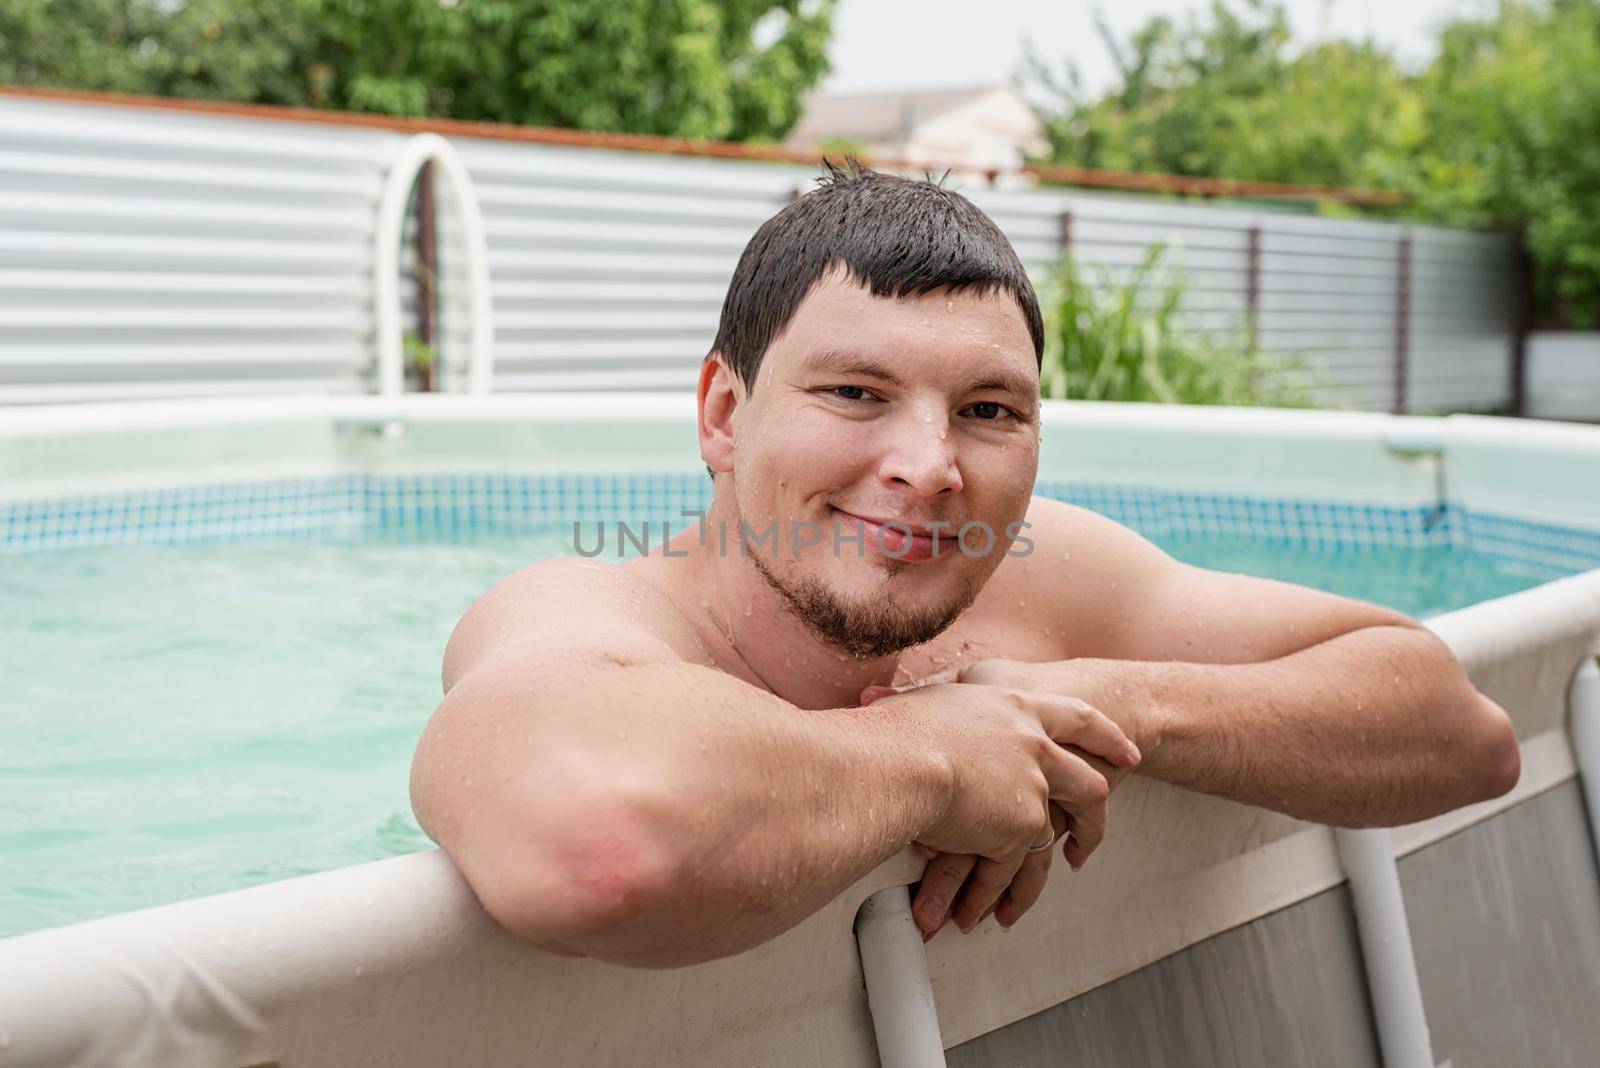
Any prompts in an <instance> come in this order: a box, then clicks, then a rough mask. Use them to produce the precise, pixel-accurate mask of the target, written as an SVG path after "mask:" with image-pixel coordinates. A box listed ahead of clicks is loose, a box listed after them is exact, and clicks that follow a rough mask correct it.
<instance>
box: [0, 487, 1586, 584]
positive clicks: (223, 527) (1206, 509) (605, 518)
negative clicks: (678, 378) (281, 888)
mask: <svg viewBox="0 0 1600 1068" xmlns="http://www.w3.org/2000/svg"><path fill="white" fill-rule="evenodd" d="M1035 489H1036V491H1037V492H1038V493H1039V494H1040V495H1042V496H1046V497H1053V498H1056V499H1058V500H1065V501H1070V502H1072V503H1074V504H1079V505H1083V506H1084V507H1087V508H1091V509H1093V510H1094V511H1097V512H1099V513H1101V514H1102V515H1105V516H1108V517H1109V518H1111V519H1114V520H1116V521H1117V522H1119V523H1124V524H1126V525H1127V526H1130V527H1133V528H1134V529H1136V530H1139V531H1140V532H1142V533H1144V534H1146V535H1148V536H1152V537H1159V536H1163V535H1174V534H1186V535H1202V536H1217V537H1237V538H1248V539H1252V540H1255V541H1261V542H1268V543H1276V544H1284V545H1292V546H1296V547H1299V548H1313V549H1339V550H1341V551H1343V550H1350V551H1360V550H1362V549H1370V548H1376V547H1383V546H1410V547H1424V546H1448V545H1470V546H1471V547H1472V548H1473V549H1474V550H1475V551H1478V552H1482V553H1485V554H1488V555H1491V556H1495V557H1498V558H1501V559H1504V560H1508V561H1513V562H1518V563H1523V564H1530V565H1534V566H1537V567H1540V568H1543V569H1547V570H1550V571H1552V572H1556V573H1571V572H1575V571H1581V570H1586V569H1588V568H1593V567H1600V531H1588V530H1577V529H1572V528H1567V527H1560V526H1554V525H1549V524H1540V523H1533V522H1530V521H1527V520H1523V519H1517V518H1514V517H1510V516H1498V515H1489V514H1484V513H1473V512H1465V511H1463V510H1460V509H1456V508H1450V507H1444V508H1436V507H1433V506H1430V505H1417V506H1414V507H1399V506H1387V505H1374V504H1362V503H1356V502H1338V501H1311V500H1283V499H1272V498H1261V497H1243V496H1229V495H1220V494H1201V493H1182V492H1176V491H1172V490H1164V489H1153V488H1148V487H1140V486H1117V485H1108V484H1102V483H1077V482H1060V481H1041V482H1040V483H1038V485H1037V486H1036V487H1035ZM710 500H711V481H710V479H708V478H707V477H706V476H705V475H703V474H695V473H689V474H683V473H672V474H663V473H632V474H560V475H556V474H532V475H514V474H485V475H473V474H439V475H366V474H342V475H334V476H326V477H322V478H297V479H278V480H266V481H255V482H230V483H216V484H200V485H186V486H176V487H166V488H160V489H147V490H133V491H126V492H119V493H106V494H98V495H95V496H92V497H60V498H49V499H39V500H30V501H20V502H10V503H0V552H11V553H15V552H31V551H37V550H47V549H61V548H72V547H77V546H86V545H110V544H128V543H144V544H183V543H189V542H200V541H238V540H263V539H269V538H280V539H281V538H294V539H311V540H320V539H324V538H328V537H342V538H348V537H352V536H360V537H377V538H388V539H400V540H411V539H427V540H446V541H456V540H470V539H472V538H474V537H482V536H490V535H497V534H517V533H519V532H523V531H528V530H531V529H535V528H540V527H544V528H548V527H549V525H550V524H551V523H553V522H573V521H576V522H579V523H600V522H605V523H608V524H610V523H613V522H614V521H616V520H623V521H625V522H627V523H629V524H630V525H635V526H642V525H644V524H649V525H650V526H651V529H652V533H656V532H658V531H659V524H660V523H661V522H663V521H665V522H668V523H670V524H671V525H672V529H674V530H676V529H679V528H680V527H681V526H686V525H688V523H689V522H690V520H687V519H683V518H682V513H683V512H684V511H686V510H693V509H703V508H705V507H706V506H707V505H708V504H709V503H710Z"/></svg>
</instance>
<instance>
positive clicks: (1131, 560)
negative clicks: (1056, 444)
mask: <svg viewBox="0 0 1600 1068" xmlns="http://www.w3.org/2000/svg"><path fill="white" fill-rule="evenodd" d="M1027 523H1028V525H1027V526H1026V527H1024V528H1023V529H1022V530H1021V531H1020V535H1019V537H1018V539H1017V541H1016V542H1015V543H1013V545H1012V547H1011V550H1010V552H1009V553H1008V554H1007V556H1006V558H1005V560H1004V561H1002V563H1001V564H1000V566H999V567H998V568H996V569H995V573H994V575H993V576H992V577H991V578H990V580H989V583H988V586H986V587H985V589H984V599H987V600H989V601H990V602H991V603H992V604H994V605H997V606H1000V607H1001V608H1005V609H1007V611H1006V612H1005V613H1004V614H1005V615H1006V616H1009V617H1011V618H1017V615H1016V613H1015V612H1014V611H1011V610H1010V609H1011V608H1012V607H1014V606H1015V605H1019V604H1020V605H1022V606H1023V609H1024V610H1023V612H1022V613H1021V616H1020V618H1022V619H1025V620H1027V621H1028V626H1029V627H1030V628H1032V627H1038V628H1041V629H1043V628H1048V629H1049V630H1050V634H1049V637H1050V638H1051V639H1053V642H1054V645H1055V646H1057V648H1055V655H1057V656H1060V657H1074V656H1105V655H1110V650H1111V649H1112V648H1114V647H1115V645H1114V644H1113V643H1115V642H1116V640H1117V637H1118V632H1119V631H1120V630H1121V628H1122V626H1123V625H1124V614H1123V613H1122V612H1120V611H1119V610H1118V605H1119V603H1120V599H1123V598H1125V597H1126V596H1127V595H1128V594H1129V593H1131V592H1132V591H1134V590H1135V589H1137V588H1139V587H1140V585H1141V584H1142V583H1144V582H1146V581H1147V580H1148V579H1149V578H1150V577H1151V576H1153V575H1154V574H1156V573H1158V572H1160V571H1161V570H1162V569H1163V568H1165V567H1169V566H1171V565H1172V564H1173V560H1172V558H1171V557H1170V556H1168V555H1167V554H1166V553H1165V552H1163V551H1162V550H1161V549H1159V548H1158V547H1157V546H1155V545H1153V544H1152V543H1150V542H1149V541H1147V540H1146V539H1145V538H1144V537H1142V536H1141V535H1140V534H1138V533H1137V532H1136V531H1133V530H1130V529H1129V528H1128V527H1125V526H1123V525H1122V524H1121V523H1118V522H1116V521H1115V520H1112V519H1108V518H1106V517H1105V516H1103V515H1100V514H1099V513H1097V512H1093V511H1090V510H1089V509H1087V508H1083V507H1080V506H1079V505H1075V504H1068V503H1067V502H1065V501H1058V500H1055V499H1053V498H1050V497H1038V496H1035V497H1034V498H1033V499H1032V501H1030V502H1029V505H1028V514H1027ZM1023 538H1026V539H1027V541H1023V540H1022V539H1023Z"/></svg>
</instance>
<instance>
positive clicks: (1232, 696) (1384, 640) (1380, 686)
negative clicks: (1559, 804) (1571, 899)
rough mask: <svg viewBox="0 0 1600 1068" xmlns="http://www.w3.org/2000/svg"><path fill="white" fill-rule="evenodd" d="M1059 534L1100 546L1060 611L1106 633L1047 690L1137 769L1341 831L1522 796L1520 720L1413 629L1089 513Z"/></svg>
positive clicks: (1396, 618) (1060, 669)
mask: <svg viewBox="0 0 1600 1068" xmlns="http://www.w3.org/2000/svg"><path fill="white" fill-rule="evenodd" d="M1058 507H1060V508H1067V507H1069V506H1066V505H1059V506H1058ZM1074 511H1077V510H1074ZM1059 529H1071V530H1073V531H1074V532H1075V533H1074V535H1073V536H1072V539H1071V540H1073V541H1075V543H1076V544H1077V545H1079V546H1080V547H1082V546H1085V545H1091V544H1092V545H1095V546H1097V548H1096V549H1095V550H1094V562H1093V566H1092V567H1090V568H1075V569H1074V572H1073V574H1074V576H1075V577H1076V578H1078V579H1079V581H1076V582H1074V583H1073V584H1072V585H1070V587H1069V586H1066V585H1063V586H1061V587H1059V588H1057V589H1055V590H1054V591H1053V594H1054V597H1055V604H1056V605H1057V606H1058V607H1056V608H1055V609H1054V611H1055V612H1056V613H1058V614H1059V615H1061V616H1067V615H1070V616H1071V617H1072V619H1073V620H1075V621H1077V625H1078V626H1079V627H1081V626H1082V621H1083V619H1084V618H1085V617H1086V616H1087V617H1088V618H1091V619H1093V620H1095V621H1096V623H1097V624H1098V629H1099V633H1100V639H1099V645H1098V648H1096V649H1094V652H1095V656H1094V657H1093V658H1084V659H1078V660H1070V661H1064V662H1061V663H1059V664H1057V665H1051V666H1048V668H1049V670H1051V671H1052V672H1053V674H1052V678H1051V680H1050V682H1049V683H1048V688H1050V689H1059V690H1060V691H1061V692H1065V693H1071V694H1073V695H1074V696H1078V697H1081V698H1082V699H1083V700H1085V701H1088V702H1089V703H1090V704H1093V705H1095V706H1096V707H1098V708H1100V709H1101V710H1102V711H1104V712H1105V713H1106V714H1107V715H1109V716H1111V717H1112V718H1113V719H1115V720H1117V721H1118V722H1119V723H1121V724H1122V726H1123V728H1124V729H1125V730H1127V731H1128V732H1129V734H1130V735H1131V736H1132V737H1133V739H1134V741H1135V742H1136V743H1137V744H1138V746H1139V748H1140V750H1141V751H1142V752H1143V753H1144V754H1145V759H1144V763H1143V764H1142V765H1141V767H1140V769H1139V770H1140V771H1141V772H1143V773H1145V774H1148V775H1152V776H1154V777H1156V778H1160V779H1164V780H1166V781H1168V782H1172V783H1176V784H1178V785H1182V786H1186V787H1189V788H1191V789H1195V790H1200V791H1203V792H1205V793H1210V794H1218V795H1221V796H1224V797H1229V798H1232V799H1234V800H1238V801H1242V802H1245V803H1247V804H1253V805H1260V806H1262V807H1265V808H1270V809H1275V810H1277V811H1280V812H1285V813H1288V814H1289V815H1292V816H1296V817H1299V818H1301V819H1307V820H1314V821H1317V822H1321V823H1328V824H1334V825H1339V826H1381V825H1395V824H1403V823H1410V822H1414V821H1416V820H1421V819H1426V818H1428V817H1430V816H1433V815H1437V814H1438V813H1441V812H1446V811H1449V810H1450V809H1453V808H1457V807H1459V806H1461V805H1465V804H1469V803H1471V802H1474V801H1480V800H1484V799H1487V798H1490V797H1497V796H1499V795H1501V794H1503V793H1505V792H1507V791H1508V790H1510V789H1511V788H1512V787H1513V786H1515V785H1516V781H1517V777H1518V774H1519V771H1520V756H1519V753H1518V748H1517V740H1516V734H1515V731H1514V730H1513V728H1512V726H1511V722H1510V719H1509V717H1508V716H1507V715H1506V713H1505V712H1504V710H1502V709H1501V708H1500V707H1499V706H1498V705H1496V704H1495V703H1494V702H1493V701H1491V700H1490V699H1489V698H1487V697H1485V696H1484V695H1483V694H1481V693H1479V692H1478V691H1477V690H1476V689H1475V688H1474V687H1473V685H1472V683H1471V682H1470V681H1469V680H1468V679H1467V676H1466V673H1465V672H1464V671H1463V670H1462V668H1461V665H1460V663H1459V662H1458V661H1457V660H1456V658H1455V656H1454V655H1453V654H1452V653H1451V652H1450V650H1449V648H1448V647H1447V646H1445V644H1444V643H1443V642H1441V641H1440V640H1439V639H1438V638H1437V637H1435V636H1434V635H1433V634H1432V633H1431V632H1430V631H1428V630H1427V628H1425V627H1423V626H1422V625H1421V624H1420V623H1418V622H1417V621H1416V620H1414V619H1411V618H1410V617H1408V616H1405V615H1403V614H1401V613H1399V612H1395V611H1392V610H1390V609H1387V608H1382V607H1379V606H1377V605H1372V604H1367V603H1365V602H1361V601H1356V600H1351V599H1349V598H1344V597H1338V596H1335V595H1333V594H1329V593H1324V592H1322V591H1318V590H1312V589H1307V588H1305V587H1302V586H1296V585H1292V584H1289V583H1283V582H1274V581H1271V580H1268V579H1261V578H1254V577H1250V576H1246V575H1234V574H1226V573H1222V572H1215V571H1208V570H1205V569H1202V568H1196V567H1190V566H1188V565H1186V564H1182V563H1180V562H1178V561H1176V560H1173V559H1172V558H1171V557H1169V556H1168V555H1167V554H1165V553H1163V552H1161V551H1160V550H1159V549H1157V548H1156V547H1155V546H1153V545H1151V544H1150V543H1149V542H1147V541H1145V540H1144V539H1143V538H1140V537H1139V536H1138V535H1137V534H1134V533H1133V532H1132V531H1129V530H1127V529H1126V528H1124V527H1121V526H1119V525H1117V524H1115V523H1112V522H1111V521H1110V520H1106V519H1102V518H1100V517H1097V516H1092V515H1090V514H1089V513H1083V514H1081V515H1077V516H1074V517H1073V518H1072V521H1071V522H1070V524H1067V525H1066V526H1065V527H1062V528H1059ZM1052 536H1059V535H1050V534H1046V537H1047V538H1049V537H1052ZM1046 551H1047V555H1048V549H1047V550H1046ZM1085 574H1092V575H1093V576H1094V577H1092V578H1090V579H1088V581H1087V582H1085V581H1082V579H1083V576H1085ZM1069 598H1071V600H1069ZM1066 605H1072V606H1073V607H1072V608H1071V611H1070V612H1068V611H1066V610H1065V608H1064V607H1061V606H1066ZM1086 605H1087V606H1089V607H1087V608H1086V607H1085V606H1086ZM1068 625H1070V624H1068ZM1029 667H1030V668H1031V669H1032V670H1034V671H1036V672H1037V671H1043V670H1046V669H1047V665H1031V666H1029ZM971 681H981V682H988V683H991V684H1001V685H1019V683H1018V682H1017V681H1016V680H1015V679H1009V680H1008V681H1006V682H1002V683H997V680H996V679H995V678H992V677H984V678H975V679H972V680H971ZM1033 684H1034V685H1035V686H1039V685H1043V684H1044V680H1042V679H1039V678H1037V677H1035V678H1034V680H1033Z"/></svg>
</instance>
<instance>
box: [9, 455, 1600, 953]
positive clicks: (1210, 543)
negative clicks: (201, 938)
mask: <svg viewBox="0 0 1600 1068" xmlns="http://www.w3.org/2000/svg"><path fill="white" fill-rule="evenodd" d="M1037 488H1038V491H1039V492H1040V493H1042V494H1044V495H1046V496H1050V497H1055V498H1058V499H1061V500H1069V501H1073V502H1075V503H1079V504H1082V505H1084V506H1086V507H1090V508H1093V509H1095V510H1097V511H1099V512H1101V513H1103V514H1106V515H1109V516H1111V517H1112V518H1114V519H1117V520H1119V521H1121V522H1124V523H1127V524H1128V525H1130V526H1132V527H1134V528H1135V529H1137V530H1140V531H1141V532H1142V533H1144V534H1146V535H1147V536H1148V537H1150V538H1152V540H1154V541H1155V542H1156V543H1157V544H1159V545H1161V546H1162V547H1163V548H1165V549H1167V550H1168V551H1169V552H1171V553H1172V554H1173V555H1174V556H1176V557H1178V558H1179V559H1182V560H1186V561H1188V562H1191V563H1195V564H1199V565H1201V566H1204V567H1211V568H1218V569H1222V570H1228V571H1241V572H1246V573H1250V574H1257V575H1264V576H1267V577H1270V578H1279V579H1284V580H1287V581H1291V582H1298V583H1303V584H1305V585H1310V586H1316V587H1319V588H1322V589H1327V590H1331V591H1333V592H1336V593H1341V594H1344V595H1346V596H1352V597H1359V598H1363V599H1368V600H1372V601H1376V602H1379V603H1383V604H1387V605H1389V606H1391V607H1394V608H1398V609H1400V610H1401V611H1404V612H1407V613H1409V614H1411V615H1414V616H1417V617H1419V618H1424V617H1428V616H1432V615H1436V614H1438V613H1441V612H1445V611H1449V610H1452V609H1457V608H1462V607H1465V606H1467V605H1470V604H1475V603H1477V602H1479V601H1484V600H1488V599H1490V598H1493V597H1498V596H1502V595H1504V594H1508V593H1513V592H1515V591H1517V590H1522V589H1527V588H1529V587H1531V586H1535V585H1537V584H1539V583H1540V582H1544V581H1548V580H1550V579H1553V578H1558V577H1560V576H1561V575H1564V574H1573V573H1577V572H1579V571H1582V570H1585V569H1586V568H1588V567H1600V533H1592V532H1588V531H1584V530H1582V529H1578V528H1568V527H1560V526H1557V525H1554V524H1542V525H1537V524H1529V523H1519V524H1515V525H1514V527H1513V528H1508V527H1507V521H1505V520H1499V521H1494V522H1492V521H1491V520H1490V519H1488V518H1487V517H1484V516H1476V515H1473V514H1472V513H1470V512H1466V511H1464V510H1460V509H1453V508H1451V507H1450V506H1449V505H1448V504H1446V505H1445V506H1443V507H1437V506H1432V505H1428V506H1411V507H1406V506H1394V505H1373V504H1368V503H1363V502H1359V501H1337V500H1335V501H1328V500H1320V501H1319V500H1307V499H1296V498H1282V497H1253V496H1242V495H1238V494H1222V493H1216V494H1210V493H1195V492H1189V491H1179V490H1167V489H1160V488H1152V487H1145V486H1133V485H1121V484H1116V483H1108V482H1080V481H1071V480H1060V479H1041V481H1040V484H1039V486H1038V487H1037ZM708 503H709V480H708V479H707V478H705V477H704V476H703V475H700V474H693V473H691V474H683V473H670V472H656V473H609V474H608V473H592V472H565V473H544V474H534V475H522V474H508V473H480V472H472V471H465V472H463V471H454V472H450V473H443V474H440V473H434V474H409V475H406V474H375V473H368V474H356V473H344V474H333V475H326V476H323V477H320V478H287V479H257V480H253V481H248V482H211V483H200V484H195V485H180V486H168V487H158V488H150V489H143V490H128V491H123V492H117V493H110V494H98V495H78V496H73V497H57V498H36V499H33V500H29V501H19V502H12V503H10V504H0V547H3V548H5V549H7V550H9V552H8V553H7V554H6V555H4V556H0V600H3V601H4V603H6V604H8V605H11V606H13V607H14V609H15V610H13V611H11V612H8V613H7V614H6V615H5V617H4V618H3V619H0V647H4V648H6V649H8V650H9V651H10V653H11V654H12V656H13V657H14V659H15V662H16V663H19V664H26V665H28V671H27V672H26V673H25V674H23V675H21V676H20V677H19V679H18V680H17V682H16V684H15V685H14V686H13V687H12V688H11V690H10V693H9V695H8V700H7V704H8V705H9V706H10V709H9V712H8V722H9V724H10V726H11V727H12V729H11V730H9V731H8V733H7V736H6V737H5V739H4V741H3V742H0V766H3V767H4V768H5V770H6V774H4V775H3V776H0V810H4V811H7V812H10V813H13V814H14V816H13V818H12V819H11V820H10V821H9V823H8V825H7V826H6V827H5V828H3V829H0V870H5V871H7V872H9V873H11V874H10V876H9V877H8V878H6V879H4V880H0V935H5V934H17V933H21V932H23V931H29V930H35V929H38V928H42V927H50V926H56V925H60V924H64V923H71V922H75V921H78V920H84V919H89V918H92V917H95V916H101V915H109V914H112V913H117V912H123V911H127V910H130V909H135V908H143V907H148V906H152V905H159V904H166V903H168V902H173V901H179V900H183V899H185V898H189V897H195V896H198V895H201V894H208V893H219V892H222V891H227V890H234V889H239V888H241V887H246V886H253V885H256V884H258V883H263V882H270V881H272V880H276V879H282V878H287V877H290V876H295V875H304V874H309V873H311V872H317V871H326V870H330V869H333V868H337V867H341V866H344V865H347V864H356V863H360V862H363V861H369V860H377V859H379V858H382V857H389V856H397V855H403V854H406V853H412V852H416V851H418V850H422V849H428V848H431V847H432V842H430V841H429V840H428V839H427V838H426V836H424V835H423V834H422V832H421V831H420V830H419V829H418V827H417V825H416V822H415V820H414V818H413V817H412V814H411V809H410V803H409V800H408V795H407V768H408V766H409V763H410V758H411V753H412V751H413V749H414V747H415V744H416V739H417V735H418V733H419V732H420V730H421V727H422V724H423V723H424V721H425V720H426V718H427V716H428V714H429V713H430V712H431V711H432V709H433V707H434V705H435V704H437V702H438V700H439V697H440V684H439V666H440V658H441V654H442V650H443V648H444V644H445V641H446V639H447V638H448V637H449V633H450V629H451V627H452V626H453V625H454V622H455V620H456V619H458V618H459V617H460V615H461V614H462V612H464V611H465V610H466V608H467V606H468V605H470V604H471V603H472V601H473V599H474V598H475V597H477V596H478V595H479V594H480V593H482V592H483V591H484V590H485V589H487V588H488V587H489V586H491V585H492V584H493V583H494V582H495V581H497V580H498V579H499V578H501V577H502V576H504V575H505V574H507V573H509V572H511V571H513V570H516V569H517V568H519V567H522V566H525V565H526V564H528V563H530V562H533V561H535V560H540V559H545V558H549V557H553V556H562V555H571V554H572V553H573V552H574V545H575V538H576V536H577V534H578V532H579V531H582V533H583V536H584V543H585V545H586V547H587V548H588V550H589V551H591V552H592V551H593V545H594V530H595V529H596V525H597V524H599V523H602V522H604V523H607V524H608V525H612V526H613V529H614V523H615V521H617V520H619V519H620V520H624V521H626V522H628V523H629V524H630V525H631V526H632V527H634V528H635V529H636V530H638V531H639V532H641V533H643V534H644V535H645V536H646V537H647V538H651V537H653V538H655V539H656V540H657V542H659V539H660V536H661V531H662V529H663V524H666V525H667V527H668V528H669V529H678V528H679V527H680V526H682V525H683V524H684V522H685V521H684V520H683V518H682V512H683V510H685V509H699V508H704V507H705V506H706V505H707V504H708ZM1496 524H1497V525H1496ZM575 525H576V527H577V529H576V530H575ZM1508 529H1509V530H1510V533H1508ZM1485 531H1488V532H1489V533H1493V534H1497V535H1499V537H1498V538H1497V539H1491V538H1489V537H1488V536H1487V535H1486V534H1485V533H1484V532H1485ZM1475 533H1476V534H1477V535H1478V536H1477V537H1474V534H1475ZM1512 535H1514V536H1512ZM636 552H637V547H636V546H635V545H632V544H630V545H628V546H626V547H623V546H619V545H618V544H617V541H616V539H615V538H613V539H612V540H611V542H610V543H608V545H607V546H606V549H605V551H604V553H603V554H602V558H605V559H620V558H622V557H623V556H624V555H626V556H632V555H635V554H636Z"/></svg>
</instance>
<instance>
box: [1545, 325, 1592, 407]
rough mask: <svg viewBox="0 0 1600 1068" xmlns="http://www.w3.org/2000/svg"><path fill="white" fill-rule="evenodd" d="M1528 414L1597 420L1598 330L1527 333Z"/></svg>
mask: <svg viewBox="0 0 1600 1068" xmlns="http://www.w3.org/2000/svg"><path fill="white" fill-rule="evenodd" d="M1528 414H1529V415H1531V416H1535V417H1536V418H1539V419H1585V420H1589V421H1593V422H1600V333H1580V332H1577V331H1573V332H1570V333H1568V332H1565V331H1549V332H1535V333H1533V334H1530V335H1528Z"/></svg>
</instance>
